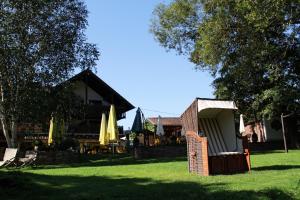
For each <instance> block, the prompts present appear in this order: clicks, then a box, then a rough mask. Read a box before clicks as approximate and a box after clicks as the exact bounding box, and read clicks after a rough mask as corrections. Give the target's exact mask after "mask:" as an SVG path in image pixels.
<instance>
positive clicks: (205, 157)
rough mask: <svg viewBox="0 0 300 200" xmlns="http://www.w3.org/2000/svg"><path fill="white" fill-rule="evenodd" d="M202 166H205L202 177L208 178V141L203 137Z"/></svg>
mask: <svg viewBox="0 0 300 200" xmlns="http://www.w3.org/2000/svg"><path fill="white" fill-rule="evenodd" d="M201 140H202V166H203V169H202V170H203V171H202V175H203V176H208V175H209V166H208V141H207V138H206V137H202V138H201Z"/></svg>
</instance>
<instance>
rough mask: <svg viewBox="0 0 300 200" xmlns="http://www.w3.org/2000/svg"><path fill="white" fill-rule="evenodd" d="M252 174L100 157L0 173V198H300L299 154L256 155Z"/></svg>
mask: <svg viewBox="0 0 300 200" xmlns="http://www.w3.org/2000/svg"><path fill="white" fill-rule="evenodd" d="M251 161H252V167H253V169H252V172H251V173H245V174H237V175H218V176H210V177H201V176H197V175H191V174H189V173H188V171H187V162H186V161H185V159H184V158H178V159H173V160H172V159H159V160H155V159H153V160H142V161H135V160H133V159H131V158H129V157H124V158H113V159H109V158H106V159H105V158H103V159H99V160H91V161H89V162H85V163H82V164H80V165H74V166H42V167H39V168H36V169H31V168H27V169H22V170H11V169H10V170H3V169H2V170H0V199H1V200H4V199H5V200H9V199H28V200H31V199H63V200H68V199H72V200H77V199H87V200H93V199H99V200H100V199H101V200H102V199H166V200H167V199H230V200H234V199H300V151H299V150H297V151H295V150H294V151H290V152H289V153H288V154H285V153H282V152H269V153H264V154H262V153H257V154H254V155H253V156H252V157H251Z"/></svg>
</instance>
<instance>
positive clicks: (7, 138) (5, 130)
mask: <svg viewBox="0 0 300 200" xmlns="http://www.w3.org/2000/svg"><path fill="white" fill-rule="evenodd" d="M1 124H2V131H3V135H4V136H5V139H6V143H7V147H8V148H11V147H13V145H12V143H11V138H10V136H9V134H8V128H7V123H6V120H5V118H4V116H2V117H1Z"/></svg>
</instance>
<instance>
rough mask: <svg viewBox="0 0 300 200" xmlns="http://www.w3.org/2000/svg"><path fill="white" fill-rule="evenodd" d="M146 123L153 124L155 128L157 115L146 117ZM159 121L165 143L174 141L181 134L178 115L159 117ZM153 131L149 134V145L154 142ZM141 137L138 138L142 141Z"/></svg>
mask: <svg viewBox="0 0 300 200" xmlns="http://www.w3.org/2000/svg"><path fill="white" fill-rule="evenodd" d="M146 123H149V124H151V125H152V126H154V128H155V130H156V127H157V123H158V117H150V118H147V119H146ZM160 123H161V124H162V126H163V129H164V138H165V139H166V141H165V142H166V143H175V142H176V140H179V138H180V136H181V130H182V124H181V119H180V118H179V117H160ZM154 134H155V132H154V133H153V135H149V145H150V146H152V145H153V144H154V143H155V135H154ZM142 140H143V139H140V143H142V142H141V141H142Z"/></svg>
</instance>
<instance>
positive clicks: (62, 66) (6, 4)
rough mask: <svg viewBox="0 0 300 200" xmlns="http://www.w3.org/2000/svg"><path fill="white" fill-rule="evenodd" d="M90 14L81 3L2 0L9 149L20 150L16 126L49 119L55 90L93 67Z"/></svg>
mask: <svg viewBox="0 0 300 200" xmlns="http://www.w3.org/2000/svg"><path fill="white" fill-rule="evenodd" d="M87 14H88V11H87V9H86V6H85V4H84V1H82V0H51V1H48V0H34V1H32V0H0V97H1V99H0V100H1V101H0V102H1V103H0V115H1V124H2V129H3V132H4V135H5V136H6V139H7V144H8V146H15V145H16V144H15V138H16V130H15V129H16V125H17V124H18V123H20V122H24V121H25V122H26V121H34V120H41V119H42V118H43V117H44V116H43V115H48V117H50V116H49V112H47V110H49V108H50V106H49V105H50V104H51V103H49V100H50V99H51V96H52V94H51V92H52V89H51V88H52V87H53V86H55V85H57V84H59V83H60V82H62V81H64V80H66V79H67V78H69V76H70V75H71V74H72V73H73V72H74V70H75V69H76V68H79V69H80V68H81V69H85V68H91V67H93V66H95V61H96V60H97V59H98V56H99V52H98V50H97V48H96V46H95V45H94V44H90V43H87V42H86V36H85V34H84V30H85V29H86V26H87ZM55 99H57V97H56V98H54V100H55ZM52 100H53V99H52ZM53 104H55V103H53ZM51 109H53V108H51Z"/></svg>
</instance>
